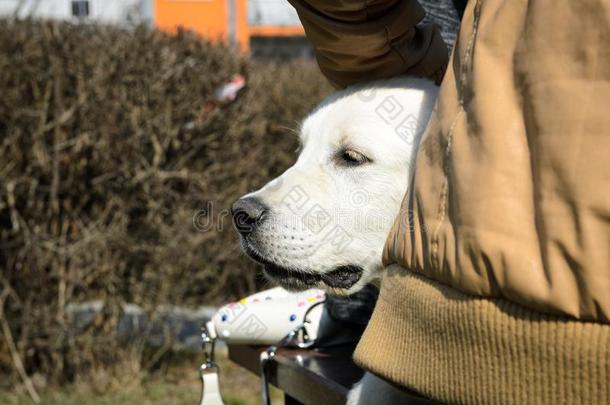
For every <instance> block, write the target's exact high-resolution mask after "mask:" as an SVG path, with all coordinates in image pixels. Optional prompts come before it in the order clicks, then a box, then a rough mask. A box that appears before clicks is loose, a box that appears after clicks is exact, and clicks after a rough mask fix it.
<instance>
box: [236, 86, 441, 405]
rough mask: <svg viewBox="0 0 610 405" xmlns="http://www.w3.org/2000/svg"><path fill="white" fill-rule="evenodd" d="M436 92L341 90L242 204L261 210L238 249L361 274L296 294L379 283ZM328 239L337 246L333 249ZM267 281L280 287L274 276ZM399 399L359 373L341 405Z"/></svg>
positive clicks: (287, 264) (296, 265) (296, 267)
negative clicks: (274, 173) (283, 163)
mask: <svg viewBox="0 0 610 405" xmlns="http://www.w3.org/2000/svg"><path fill="white" fill-rule="evenodd" d="M437 91H438V89H437V87H436V86H435V85H434V84H433V83H432V82H429V81H427V80H422V79H415V78H398V79H392V80H387V81H383V82H376V83H373V84H371V85H368V86H365V87H355V88H350V89H347V90H345V91H341V92H339V93H336V94H334V95H333V96H331V97H329V98H328V99H327V100H325V101H324V102H322V104H320V105H319V106H318V107H317V108H316V109H315V110H314V111H313V112H312V113H311V114H310V115H309V116H308V117H307V118H306V119H305V121H304V123H303V125H302V127H301V130H300V140H301V145H302V150H301V152H300V154H299V157H298V160H297V162H296V163H295V164H294V166H292V167H291V168H290V169H288V170H287V171H286V172H285V173H284V174H282V175H281V176H280V177H279V178H277V179H275V180H273V181H272V182H270V183H269V184H267V185H265V186H264V187H263V188H261V189H260V190H258V191H256V192H254V193H251V194H249V195H247V196H245V197H255V198H256V199H258V200H260V201H261V202H263V203H264V204H265V205H266V206H267V207H269V213H268V218H267V219H266V220H265V221H264V222H262V223H261V224H260V226H258V227H257V229H256V232H254V233H253V235H249V236H248V237H246V238H242V244H245V245H247V246H246V247H247V249H245V250H246V251H248V249H249V250H250V251H251V252H252V251H254V252H255V254H256V255H257V256H258V257H259V258H264V259H265V260H266V261H269V262H272V263H274V264H277V265H278V266H280V267H284V268H287V269H291V270H293V271H298V272H302V273H303V274H315V273H328V272H331V271H333V269H336V268H337V267H338V266H346V265H356V266H358V267H360V268H362V269H363V272H362V276H361V277H360V279H359V280H358V281H357V282H356V283H355V284H353V285H351V286H350V287H349V288H331V287H329V286H328V285H326V284H325V283H324V280H322V281H319V282H318V283H317V284H316V285H307V286H304V288H305V287H307V288H309V287H314V286H315V287H319V288H325V289H326V290H328V291H330V292H332V293H335V294H351V293H353V292H355V291H358V290H359V289H361V288H362V287H363V286H364V285H366V284H367V283H369V282H371V281H372V280H374V279H375V278H377V277H379V276H380V274H381V270H382V263H381V255H382V250H383V246H384V243H385V240H386V237H387V234H388V232H389V230H390V227H391V226H392V224H393V223H394V220H395V217H396V215H397V214H398V211H399V209H400V204H401V201H402V198H403V196H404V195H405V192H406V190H407V186H408V184H409V181H410V177H411V175H412V167H413V166H414V159H415V154H416V151H417V147H418V144H419V139H420V136H421V134H422V132H423V129H424V128H425V126H426V124H427V122H428V119H429V117H430V114H431V112H432V109H433V106H434V103H435V100H436V96H437ZM346 150H349V151H354V152H356V154H355V156H357V157H362V156H365V157H366V158H367V159H368V160H369V161H366V162H365V163H363V164H358V165H348V164H346V162H345V161H342V156H343V153H344V151H346ZM348 157H349V156H348ZM316 221H317V222H316ZM333 230H335V236H337V237H339V238H340V237H341V236H342V237H343V239H342V240H343V242H344V243H343V244H333V243H332V242H333V241H332V235H333V234H332V231H333ZM328 235H331V237H330V239H329V236H328ZM345 242H347V243H345ZM271 278H273V279H274V281H277V282H278V283H279V284H285V280H282V277H281V276H278V275H277V273H276V274H275V275H274V276H273V277H271ZM289 287H291V288H293V289H294V284H290V285H289ZM401 397H402V395H401V392H400V391H399V390H398V389H396V388H394V387H393V386H391V385H390V384H388V383H387V382H385V381H383V380H380V379H379V378H377V377H375V376H373V375H372V374H369V373H367V374H365V377H364V378H363V379H362V380H361V381H360V382H359V383H358V384H356V385H355V386H354V389H352V391H351V392H350V395H349V399H348V403H349V404H352V405H353V404H360V405H363V404H368V403H371V404H373V403H375V404H379V403H400V401H401Z"/></svg>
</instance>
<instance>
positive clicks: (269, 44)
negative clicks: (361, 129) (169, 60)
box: [0, 0, 312, 58]
mask: <svg viewBox="0 0 610 405" xmlns="http://www.w3.org/2000/svg"><path fill="white" fill-rule="evenodd" d="M0 16H15V17H19V18H26V17H33V18H53V19H62V20H69V21H74V22H88V21H94V22H101V23H105V24H116V25H134V24H142V23H144V24H149V25H151V26H154V27H157V28H159V29H161V30H164V31H168V32H173V31H175V30H176V29H177V28H178V27H185V28H188V29H191V30H193V31H195V32H197V33H199V34H200V35H201V36H203V37H205V38H208V39H211V40H222V41H227V42H230V43H234V44H236V45H238V46H239V48H240V49H241V50H243V51H244V52H251V53H252V55H254V56H256V57H272V58H277V57H280V58H292V57H311V56H312V50H311V48H310V46H309V45H308V43H307V41H306V39H305V34H304V32H303V27H302V26H301V23H300V22H299V18H298V16H297V14H296V11H295V10H294V9H293V8H292V6H290V4H289V3H288V2H287V0H0Z"/></svg>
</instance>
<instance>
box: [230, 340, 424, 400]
mask: <svg viewBox="0 0 610 405" xmlns="http://www.w3.org/2000/svg"><path fill="white" fill-rule="evenodd" d="M265 348H266V347H260V346H242V345H229V359H231V361H233V362H234V363H236V364H238V365H240V366H242V367H244V368H245V369H247V370H249V371H251V372H253V373H254V374H256V375H258V376H260V364H259V356H260V354H261V352H262V351H264V350H265ZM353 352H354V347H345V346H344V347H336V348H332V349H324V350H321V349H316V350H312V349H307V350H304V349H287V348H283V349H279V350H278V352H277V353H276V355H275V357H274V358H273V359H272V360H271V362H270V364H269V382H270V383H271V384H273V385H274V386H276V387H277V388H279V389H280V390H282V391H283V392H284V395H285V404H286V405H295V404H307V405H310V404H311V405H344V404H345V401H346V399H347V393H348V392H349V390H350V389H351V388H352V386H353V385H354V384H355V383H356V382H358V381H359V380H360V379H361V378H362V375H363V374H364V370H362V369H361V368H360V367H358V366H357V365H356V364H354V362H353V361H352V354H353ZM405 395H406V396H407V398H408V403H409V404H413V405H424V404H426V405H430V404H434V402H432V401H429V400H427V399H424V398H421V397H418V396H417V395H414V394H407V393H405Z"/></svg>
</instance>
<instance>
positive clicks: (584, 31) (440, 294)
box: [289, 0, 610, 404]
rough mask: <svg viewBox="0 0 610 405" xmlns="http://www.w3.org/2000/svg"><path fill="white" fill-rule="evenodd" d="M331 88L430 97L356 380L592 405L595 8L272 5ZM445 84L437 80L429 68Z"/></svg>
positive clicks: (609, 50) (597, 222)
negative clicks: (444, 25)
mask: <svg viewBox="0 0 610 405" xmlns="http://www.w3.org/2000/svg"><path fill="white" fill-rule="evenodd" d="M289 1H290V3H291V4H292V5H293V6H294V7H295V8H296V10H297V12H298V14H299V16H300V18H301V20H302V22H303V25H304V27H305V31H306V34H307V36H308V37H309V39H310V40H311V41H312V42H313V45H314V48H315V50H316V56H317V59H318V62H319V65H320V68H321V70H322V72H323V73H324V74H325V75H326V76H327V77H328V78H329V80H330V81H331V82H333V83H334V84H335V85H336V86H338V87H345V86H348V85H350V84H353V83H357V82H361V81H370V80H373V79H377V78H383V77H390V76H394V75H401V74H407V75H416V76H424V77H429V78H432V79H434V80H437V81H438V82H440V79H441V78H442V84H441V87H440V94H439V98H438V100H437V107H436V110H435V112H434V113H433V115H432V118H431V120H430V122H429V124H428V127H427V129H426V132H425V134H424V136H423V139H422V142H421V145H420V149H419V152H418V155H417V160H416V168H415V176H414V179H413V183H412V184H411V187H410V188H409V192H408V193H407V195H406V196H405V198H404V201H403V204H402V209H401V213H400V215H399V216H398V217H397V219H396V223H395V225H394V227H393V229H392V231H391V233H390V235H389V236H388V239H387V242H386V247H385V252H384V258H383V259H384V263H385V264H386V265H387V266H388V269H387V275H386V276H385V277H384V279H383V282H382V286H381V291H380V298H379V300H378V302H377V305H376V308H375V311H374V313H373V317H372V319H371V321H370V323H369V326H368V328H367V329H366V331H365V333H364V335H363V337H362V340H361V342H360V344H359V346H358V348H357V350H356V353H355V359H356V361H357V362H358V363H359V364H360V365H362V367H364V368H366V369H368V370H370V371H372V372H373V373H375V374H377V375H379V376H381V377H383V378H384V379H386V380H389V381H390V382H392V383H394V384H396V385H398V386H402V387H405V388H407V389H409V390H413V391H415V392H417V393H419V394H421V395H423V396H425V397H428V398H431V399H434V400H437V401H441V402H447V403H485V404H491V403H494V404H495V403H514V404H526V403H528V404H554V403H583V404H584V403H587V404H589V403H591V404H593V403H595V404H608V403H610V387H609V386H610V1H608V0H579V1H559V2H557V1H556V2H551V1H543V0H538V1H536V0H531V1H514V0H512V1H509V0H471V1H470V2H469V3H468V6H467V8H466V10H465V14H464V17H463V20H462V25H461V28H460V32H459V35H458V38H457V42H456V44H455V47H454V49H453V51H452V54H451V57H450V58H449V57H448V53H447V49H446V47H445V45H444V44H443V41H442V39H441V37H440V35H439V34H438V30H436V29H435V27H433V26H431V25H425V26H422V25H418V22H419V21H420V20H421V19H422V18H423V16H424V11H423V9H422V8H421V7H420V6H419V5H418V3H417V2H416V1H413V0H376V1H375V0H373V1H354V0H341V1H328V0H289ZM445 69H446V70H445Z"/></svg>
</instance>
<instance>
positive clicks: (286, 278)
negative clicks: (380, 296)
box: [242, 243, 364, 295]
mask: <svg viewBox="0 0 610 405" xmlns="http://www.w3.org/2000/svg"><path fill="white" fill-rule="evenodd" d="M242 247H243V249H244V251H245V252H246V254H247V255H248V256H250V258H252V259H253V260H254V261H256V262H258V263H260V264H262V265H263V268H264V271H263V273H264V274H265V276H266V277H267V278H268V279H269V280H271V281H273V282H275V283H277V284H279V285H280V286H281V287H283V288H285V289H286V290H289V291H304V290H308V289H310V288H323V289H326V290H329V291H331V292H333V293H335V294H341V295H342V294H347V293H348V292H350V289H351V288H352V287H353V286H355V285H356V284H357V283H358V281H360V279H361V278H362V276H363V274H364V269H363V268H362V267H360V266H357V265H351V264H350V265H342V266H336V267H334V268H333V269H332V270H331V271H328V272H324V273H321V272H314V271H306V270H297V269H292V268H289V267H285V266H281V265H278V264H277V263H273V262H272V261H270V260H267V259H266V258H264V257H263V256H261V255H260V254H259V253H258V252H256V251H255V250H254V249H252V248H251V247H250V246H249V245H248V244H247V243H242Z"/></svg>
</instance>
